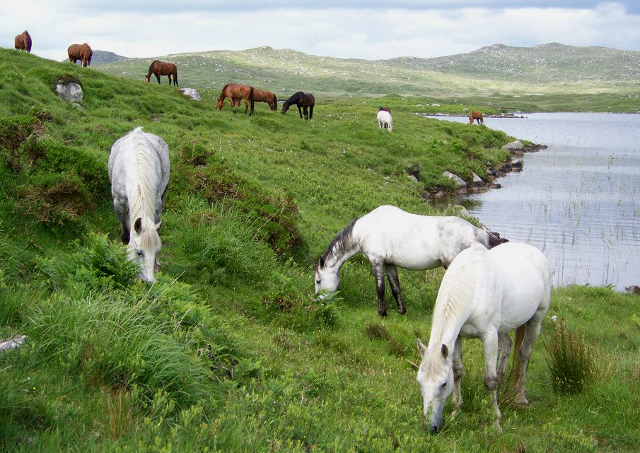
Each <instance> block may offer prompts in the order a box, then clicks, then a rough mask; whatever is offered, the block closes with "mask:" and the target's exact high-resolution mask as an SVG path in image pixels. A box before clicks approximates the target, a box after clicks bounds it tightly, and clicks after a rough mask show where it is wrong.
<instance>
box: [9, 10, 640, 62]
mask: <svg viewBox="0 0 640 453" xmlns="http://www.w3.org/2000/svg"><path fill="white" fill-rule="evenodd" d="M25 29H26V30H28V31H29V34H30V35H31V37H32V40H33V48H32V53H34V54H36V55H38V56H41V57H45V58H51V59H54V60H63V59H65V58H66V57H67V47H68V46H69V45H70V44H73V43H83V42H87V43H89V45H90V46H91V47H92V48H93V49H94V50H108V51H111V52H115V53H117V54H119V55H123V56H126V57H142V58H144V57H160V56H165V55H169V54H175V53H187V52H202V51H208V50H243V49H248V48H253V47H260V46H271V47H274V48H277V49H294V50H298V51H301V52H305V53H308V54H312V55H322V56H332V57H339V58H364V59H368V60H374V59H387V58H394V57H400V56H413V57H422V58H431V57H439V56H445V55H453V54H459V53H465V52H471V51H474V50H476V49H479V48H480V47H484V46H490V45H493V44H498V43H501V44H506V45H509V46H522V47H529V46H534V45H537V44H545V43H549V42H559V43H562V44H567V45H574V46H604V47H614V48H617V49H623V50H636V51H640V1H639V0H627V1H616V2H598V1H589V0H587V1H572V0H566V1H563V0H555V1H552V0H539V1H537V0H530V1H521V0H486V1H483V0H476V1H468V0H397V1H393V0H387V1H381V0H352V1H349V0H346V1H345V0H342V1H339V0H309V1H305V0H249V1H242V0H236V1H232V0H213V1H211V0H183V1H181V0H153V1H149V0H139V1H136V0H131V1H126V2H125V1H119V0H109V1H107V0H29V1H28V2H27V1H11V0H0V43H1V44H0V45H2V46H3V47H13V42H14V37H15V35H17V34H19V33H21V32H22V31H23V30H25Z"/></svg>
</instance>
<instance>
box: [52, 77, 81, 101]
mask: <svg viewBox="0 0 640 453" xmlns="http://www.w3.org/2000/svg"><path fill="white" fill-rule="evenodd" d="M56 92H57V93H58V96H60V97H61V98H62V99H64V100H65V101H69V102H80V101H82V96H83V94H84V93H83V92H82V87H81V86H80V85H79V84H77V83H75V82H62V81H58V82H56Z"/></svg>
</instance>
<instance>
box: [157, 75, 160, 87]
mask: <svg viewBox="0 0 640 453" xmlns="http://www.w3.org/2000/svg"><path fill="white" fill-rule="evenodd" d="M156 79H158V85H160V74H156Z"/></svg>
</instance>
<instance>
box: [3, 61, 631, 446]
mask: <svg viewBox="0 0 640 453" xmlns="http://www.w3.org/2000/svg"><path fill="white" fill-rule="evenodd" d="M185 73H186V71H185ZM186 76H187V74H185V77H186ZM60 79H62V80H67V81H76V82H78V83H80V84H81V86H82V88H83V91H84V98H83V101H82V102H81V108H78V107H76V106H73V105H71V104H69V103H67V102H65V101H62V100H60V99H59V98H58V97H57V95H56V93H55V88H54V85H55V82H56V81H57V80H60ZM201 94H202V96H203V101H202V102H196V101H193V100H191V99H189V98H187V97H185V96H183V95H181V94H180V93H179V92H178V90H176V89H175V88H172V87H169V86H168V85H167V84H166V83H164V84H163V85H161V86H158V84H155V83H146V82H144V81H142V78H141V77H140V78H136V80H129V79H127V78H124V77H113V76H111V75H108V74H105V73H104V72H102V71H100V70H96V69H94V68H80V67H78V66H74V65H71V64H69V63H57V62H53V61H49V60H44V59H41V58H38V57H36V56H34V55H30V54H25V53H22V52H17V51H14V50H7V49H0V339H6V338H10V337H13V336H14V335H17V334H22V335H26V336H27V340H26V344H25V345H24V346H23V347H22V348H21V349H20V350H18V351H12V352H8V353H0V383H1V384H0V451H2V452H5V451H7V452H25V453H26V452H29V453H31V452H36V451H43V452H44V451H46V452H68V451H82V452H86V453H91V452H96V453H97V452H100V453H102V452H111V451H113V452H123V453H124V452H149V453H151V452H153V453H157V452H167V453H168V452H183V451H184V452H245V451H256V452H277V451H280V452H300V453H302V452H305V453H306V452H328V451H332V452H356V451H367V452H388V451H394V450H397V451H434V452H448V451H451V446H452V445H455V446H456V448H457V449H458V450H460V451H469V452H487V451H488V452H506V451H523V450H526V451H567V452H584V451H616V452H635V451H636V449H637V445H638V444H639V443H640V437H639V436H640V435H639V434H638V433H640V421H639V420H640V417H639V414H638V408H639V407H640V404H638V394H639V391H640V384H639V383H640V368H639V365H638V357H637V353H638V351H637V345H638V344H639V343H640V329H638V326H636V325H635V322H634V321H633V319H635V318H632V316H634V315H636V314H638V313H640V305H639V303H638V298H637V296H633V295H628V294H617V293H615V292H613V291H611V290H610V289H608V288H577V287H575V288H563V289H556V290H554V294H553V302H552V308H551V310H550V312H549V314H548V317H547V319H546V320H545V323H544V325H543V333H542V336H541V338H540V340H539V342H538V343H537V344H536V346H535V351H534V355H533V358H532V362H531V364H530V370H529V374H528V396H529V399H530V400H531V406H530V407H528V408H526V409H518V408H515V407H514V406H513V405H512V404H510V401H511V399H510V396H509V390H508V388H509V387H508V385H507V384H505V388H506V390H505V391H504V392H503V394H502V395H501V397H500V405H501V408H502V411H503V421H502V423H503V425H502V426H503V428H504V433H502V434H498V433H496V432H495V431H494V430H493V429H492V422H493V415H492V410H491V402H490V400H489V398H488V397H487V393H486V391H485V389H484V387H483V384H482V367H483V360H482V351H481V347H480V345H479V342H467V343H465V352H464V354H465V355H464V357H465V367H466V371H465V372H466V374H465V378H464V380H463V384H462V386H463V396H464V398H465V406H464V408H463V410H462V411H461V413H460V414H458V416H457V417H456V418H452V417H451V416H450V414H451V410H452V405H451V403H447V405H446V406H445V411H446V414H447V415H446V419H445V425H444V429H443V431H442V432H441V433H440V434H439V435H437V436H429V435H428V434H427V432H426V431H424V430H423V429H422V418H423V417H422V409H421V398H420V392H419V389H418V386H417V385H416V384H415V376H416V373H415V370H414V368H413V365H412V363H415V362H416V361H417V360H418V354H417V351H416V350H415V344H416V338H422V340H423V341H426V340H427V337H428V331H429V328H430V320H431V311H432V307H433V304H434V300H435V296H436V293H437V290H438V286H439V282H440V279H441V277H442V275H443V271H442V269H438V270H432V271H426V272H411V271H404V270H401V271H400V281H401V284H402V290H403V296H404V299H405V301H406V304H407V309H408V312H407V314H406V315H405V316H400V315H399V314H397V313H395V312H393V310H392V309H391V307H393V306H394V305H393V300H392V299H391V297H390V295H389V300H388V306H389V307H390V310H389V312H390V313H389V316H388V317H387V318H385V319H382V318H380V317H378V315H377V310H376V296H375V288H374V284H373V279H372V276H371V270H370V266H369V263H368V262H367V261H366V260H365V259H364V258H362V257H356V258H354V259H352V260H351V261H350V262H349V263H347V264H346V265H345V266H344V268H343V269H342V272H341V277H342V287H341V292H340V293H339V295H338V297H335V298H333V299H331V300H328V301H326V302H324V303H321V302H318V301H315V300H314V294H313V286H314V265H315V263H316V260H317V258H318V256H320V254H321V253H322V252H323V251H324V249H325V248H326V246H327V244H328V243H329V242H330V240H331V239H332V238H333V236H334V235H335V234H336V233H337V232H338V231H340V229H341V228H343V227H344V226H345V225H347V224H348V223H349V222H350V221H351V220H352V219H353V218H354V217H356V216H359V215H362V214H363V213H365V212H367V211H369V210H371V209H373V208H374V207H376V206H378V205H381V204H385V203H389V204H395V205H398V206H400V207H402V208H404V209H406V210H409V211H412V212H416V213H421V214H438V213H442V212H444V211H443V210H442V209H446V208H444V207H443V208H442V209H438V208H437V207H434V206H432V205H430V204H428V203H425V201H424V200H423V198H422V196H423V195H424V193H425V191H428V190H431V189H434V188H436V187H444V188H447V187H449V188H451V187H452V186H451V183H450V182H449V181H447V180H444V179H443V177H442V172H443V171H444V170H445V169H447V170H450V171H452V172H455V173H457V174H460V175H461V176H463V177H464V178H465V179H467V180H470V179H471V172H476V173H477V174H479V175H481V176H483V177H487V170H488V168H491V167H497V166H500V165H501V164H502V163H503V162H504V160H505V159H508V156H507V155H506V153H505V152H504V151H502V150H500V146H501V145H502V144H504V143H506V142H507V141H509V140H510V139H511V138H510V137H507V136H505V134H503V133H501V132H499V131H493V130H491V129H488V128H486V127H478V126H469V125H466V124H457V123H444V122H440V121H437V120H434V119H426V118H422V117H420V116H418V115H415V114H413V112H414V111H415V110H416V109H440V110H439V111H448V112H452V113H462V112H463V111H464V110H463V109H464V108H468V107H471V106H462V105H460V104H443V105H441V106H437V107H436V106H433V105H432V104H434V103H435V102H434V99H433V98H430V97H411V98H402V97H399V96H386V97H383V98H381V99H380V98H376V99H372V98H366V97H361V98H350V99H345V100H338V101H333V102H329V101H326V100H323V101H321V102H319V103H318V105H317V107H316V110H315V112H314V118H313V120H312V121H310V122H305V121H304V120H301V119H300V118H299V117H298V116H297V113H296V112H294V111H290V112H289V113H287V115H281V114H279V113H274V112H270V111H269V110H268V108H267V106H266V105H265V104H259V105H257V107H256V115H255V116H253V117H248V116H246V115H244V114H236V115H233V114H232V113H231V111H230V109H229V107H228V105H227V106H225V108H224V109H223V110H222V111H221V112H217V111H216V110H215V104H214V102H215V99H216V93H215V92H211V91H209V90H203V91H202V93H201ZM380 103H384V104H385V105H388V106H390V107H391V110H392V111H393V112H394V113H393V114H394V131H393V133H387V132H385V131H381V130H378V129H377V126H376V123H375V113H376V111H377V108H378V105H380ZM498 108H499V107H496V109H498ZM136 126H144V128H145V131H147V132H151V133H154V134H157V135H159V136H160V137H162V138H163V139H164V140H165V141H166V142H167V144H168V145H169V149H170V158H171V182H170V184H169V189H168V191H167V193H166V198H165V209H164V212H163V216H162V219H163V226H162V230H161V232H160V235H161V238H162V241H163V248H162V251H161V252H160V257H159V260H160V272H159V273H158V275H157V277H158V281H157V283H155V284H154V285H148V284H144V283H142V282H140V281H138V280H137V279H136V278H135V276H136V273H137V271H136V269H135V268H134V267H133V266H131V264H130V263H129V262H127V260H126V259H125V250H124V247H123V246H122V245H121V244H119V242H118V237H119V226H118V223H117V221H116V217H115V215H114V212H113V207H112V201H111V195H110V185H109V180H108V176H107V167H106V163H107V159H108V155H109V150H110V147H111V146H112V144H113V143H114V141H115V140H117V139H118V138H119V137H121V136H123V135H124V134H126V133H127V132H129V131H130V130H131V129H133V128H134V127H136ZM410 175H412V176H413V178H412V177H410ZM414 178H415V179H414ZM416 179H417V181H416ZM448 212H451V213H453V212H455V209H454V208H449V211H448ZM552 316H556V317H557V318H558V319H559V320H560V321H565V322H566V323H567V325H568V326H570V328H571V330H572V331H574V332H577V333H584V336H585V338H586V341H587V344H588V345H589V347H590V351H592V353H593V355H594V357H596V358H597V361H596V362H595V364H594V366H593V368H594V369H593V372H594V378H593V381H592V382H591V385H590V386H589V387H588V388H587V390H586V391H585V392H584V393H580V394H576V395H570V396H566V395H562V394H559V393H556V392H554V391H553V389H552V388H553V382H552V378H551V377H550V375H549V370H548V368H547V366H546V363H545V353H544V351H545V348H544V344H545V342H547V343H549V342H552V339H553V338H555V337H554V336H552V332H553V331H554V330H553V325H554V324H552V321H551V320H550V319H551V317H552ZM610 326H616V328H615V329H611V328H610Z"/></svg>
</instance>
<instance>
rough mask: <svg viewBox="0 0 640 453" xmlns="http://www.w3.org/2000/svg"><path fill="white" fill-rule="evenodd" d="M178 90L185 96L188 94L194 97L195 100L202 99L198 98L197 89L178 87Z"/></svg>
mask: <svg viewBox="0 0 640 453" xmlns="http://www.w3.org/2000/svg"><path fill="white" fill-rule="evenodd" d="M180 91H181V92H182V94H184V95H185V96H189V97H190V98H191V99H194V100H196V101H201V100H202V99H201V98H200V94H198V91H197V90H196V89H195V88H180Z"/></svg>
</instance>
